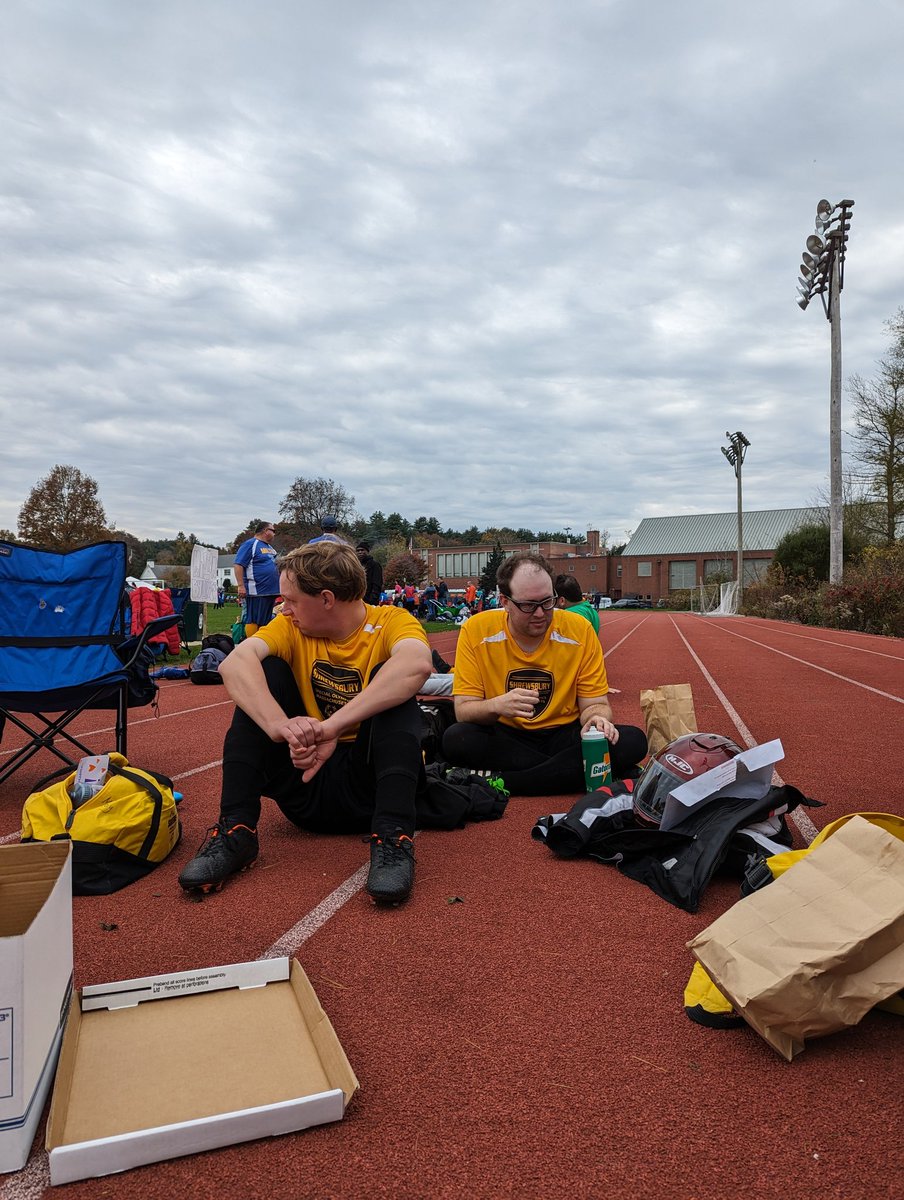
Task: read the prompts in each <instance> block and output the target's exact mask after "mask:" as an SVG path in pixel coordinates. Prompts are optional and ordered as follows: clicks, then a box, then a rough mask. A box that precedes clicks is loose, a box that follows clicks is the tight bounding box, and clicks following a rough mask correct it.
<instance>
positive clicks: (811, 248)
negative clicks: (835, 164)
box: [797, 200, 854, 583]
mask: <svg viewBox="0 0 904 1200" xmlns="http://www.w3.org/2000/svg"><path fill="white" fill-rule="evenodd" d="M853 207H854V201H853V200H840V201H839V202H838V203H837V204H832V203H831V202H830V201H829V200H820V201H819V202H818V204H817V205H816V233H811V234H810V236H809V237H808V238H807V249H806V252H805V253H804V254H803V255H802V256H801V257H802V260H803V261H802V265H801V268H800V274H801V278H799V279H798V285H797V290H798V293H799V295H800V299H798V301H797V305H798V308H800V309H801V311H803V310H805V309H806V308H807V307H808V306H809V303H810V301H811V300H812V298H813V297H814V296H819V297H820V299H821V300H822V307H823V310H824V311H825V315H826V318H827V320H828V321H829V322H830V324H831V342H832V345H831V372H830V374H831V379H830V386H829V582H830V583H840V582H841V577H842V521H843V509H842V486H841V292H842V289H843V288H844V259H845V254H846V252H847V242H848V231H849V230H850V227H851V209H852V208H853Z"/></svg>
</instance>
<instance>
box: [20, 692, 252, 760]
mask: <svg viewBox="0 0 904 1200" xmlns="http://www.w3.org/2000/svg"><path fill="white" fill-rule="evenodd" d="M231 703H232V701H231V700H218V701H217V702H216V704H198V705H196V706H195V707H194V708H182V709H180V710H179V711H178V712H169V713H157V715H156V716H153V717H140V718H139V719H138V720H137V721H129V729H134V728H136V726H138V725H149V724H150V723H151V722H152V721H169V720H170V719H171V718H173V717H183V716H185V714H186V713H196V712H205V711H206V710H207V709H210V708H222V707H223V705H224V704H231ZM115 728H116V727H115V725H104V727H103V728H102V729H88V730H86V731H85V732H84V733H80V734H78V736H79V737H82V738H86V737H96V736H97V734H99V733H112V732H113V730H114V729H115ZM17 749H21V747H17V746H13V748H12V749H11V750H0V758H2V757H4V756H5V755H7V754H15V753H16V750H17Z"/></svg>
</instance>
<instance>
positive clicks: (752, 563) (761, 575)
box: [744, 558, 769, 584]
mask: <svg viewBox="0 0 904 1200" xmlns="http://www.w3.org/2000/svg"><path fill="white" fill-rule="evenodd" d="M768 569H769V559H768V558H745V559H744V583H745V584H747V583H756V582H757V580H759V579H765V578H766V572H767V570H768Z"/></svg>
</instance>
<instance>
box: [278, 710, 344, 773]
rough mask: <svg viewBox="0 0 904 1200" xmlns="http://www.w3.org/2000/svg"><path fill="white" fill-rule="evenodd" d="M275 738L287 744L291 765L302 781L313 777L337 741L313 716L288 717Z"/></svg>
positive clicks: (322, 723) (334, 747)
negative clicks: (299, 772)
mask: <svg viewBox="0 0 904 1200" xmlns="http://www.w3.org/2000/svg"><path fill="white" fill-rule="evenodd" d="M277 740H278V741H284V742H286V743H287V744H288V747H289V757H290V758H291V759H292V765H293V766H294V767H297V768H298V770H299V771H301V772H302V776H301V778H302V780H303V782H304V783H308V782H309V781H310V780H311V779H313V778H314V776H315V775H316V774H317V772H318V771H319V770H320V768H321V767H322V766H323V764H324V763H325V762H326V760H327V759H328V758H329V757H330V755H331V754H332V753H333V751H334V750H335V749H336V744H337V742H338V738H337V737H336V736H335V735H334V734H332V733H330V732H329V730H328V729H327V727H326V725H325V724H324V722H323V721H317V720H315V718H314V717H290V718H289V719H288V720H287V721H286V722H285V724H284V725H282V726H281V727H280V729H279V731H278V738H277Z"/></svg>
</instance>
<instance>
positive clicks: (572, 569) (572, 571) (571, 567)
mask: <svg viewBox="0 0 904 1200" xmlns="http://www.w3.org/2000/svg"><path fill="white" fill-rule="evenodd" d="M568 570H569V571H570V572H571V573H572V575H573V574H574V563H569V564H568Z"/></svg>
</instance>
